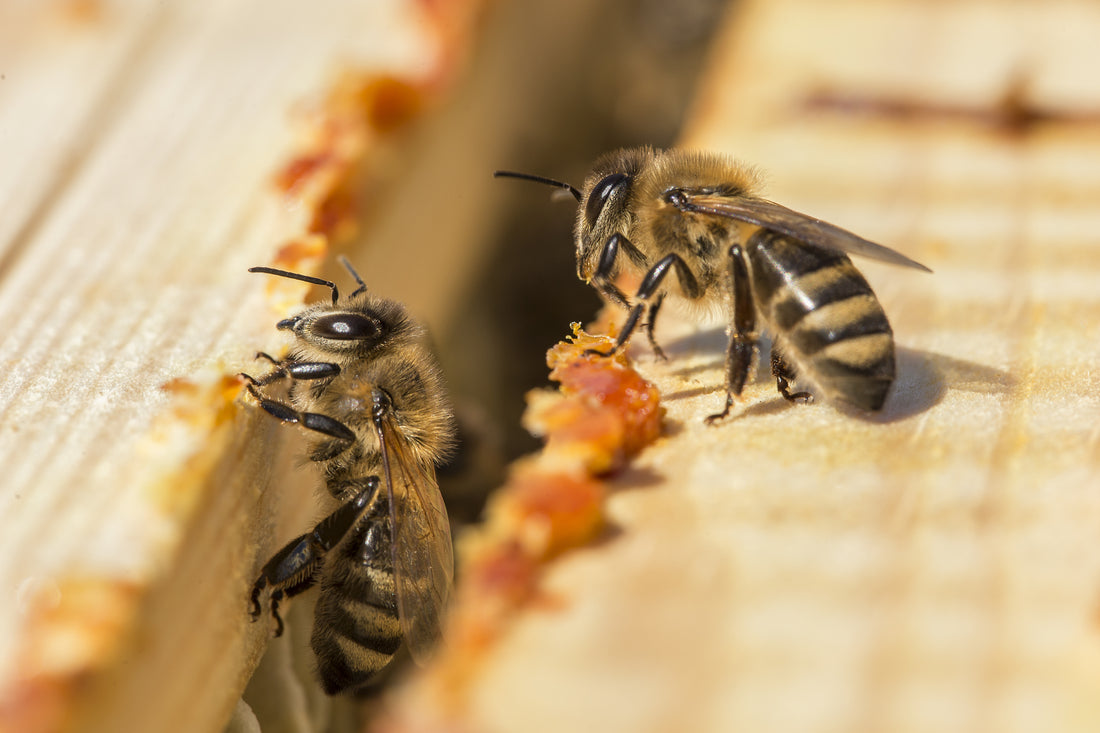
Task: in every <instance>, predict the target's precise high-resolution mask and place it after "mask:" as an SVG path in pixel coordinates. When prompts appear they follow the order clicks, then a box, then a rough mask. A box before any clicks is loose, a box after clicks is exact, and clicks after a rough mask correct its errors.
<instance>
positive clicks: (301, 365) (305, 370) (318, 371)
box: [240, 351, 340, 387]
mask: <svg viewBox="0 0 1100 733" xmlns="http://www.w3.org/2000/svg"><path fill="white" fill-rule="evenodd" d="M256 358H257V359H267V360H268V361H270V362H271V363H272V364H274V365H275V370H274V371H272V372H269V373H267V374H265V375H264V376H262V377H260V378H259V379H257V378H256V377H253V376H250V375H248V374H245V373H244V372H241V373H240V376H242V377H244V378H245V379H247V380H248V383H249V384H251V385H253V386H255V387H265V386H267V385H269V384H271V383H272V382H276V381H278V380H280V379H286V378H288V377H289V378H290V379H299V380H310V379H328V378H329V377H335V376H336V375H337V374H339V373H340V366H339V365H338V364H330V363H328V362H325V361H279V360H277V359H275V358H274V357H272V356H271V355H270V354H265V353H264V352H262V351H260V352H258V353H257V354H256Z"/></svg>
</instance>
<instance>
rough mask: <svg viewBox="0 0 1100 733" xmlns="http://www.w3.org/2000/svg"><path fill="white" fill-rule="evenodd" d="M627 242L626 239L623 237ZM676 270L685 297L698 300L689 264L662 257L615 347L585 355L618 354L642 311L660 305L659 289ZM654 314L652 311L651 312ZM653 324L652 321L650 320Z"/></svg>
mask: <svg viewBox="0 0 1100 733" xmlns="http://www.w3.org/2000/svg"><path fill="white" fill-rule="evenodd" d="M623 239H624V241H625V239H626V238H625V237H623ZM673 269H675V270H676V277H678V278H679V279H680V288H681V289H682V290H683V291H684V295H686V296H687V297H688V298H697V297H699V296H700V295H702V291H701V290H700V288H699V281H698V280H696V279H695V274H694V273H693V272H692V271H691V268H690V267H688V266H687V263H686V262H684V261H683V259H681V258H680V256H679V255H677V254H669V255H665V256H664V257H662V258H661V259H660V260H658V261H657V264H655V265H654V266H653V267H651V268H649V272H647V273H646V274H645V277H644V278H642V284H641V285H640V286H638V292H637V293H636V294H635V296H634V298H635V301H636V302H635V304H634V306H633V307H632V308H631V309H630V314H629V315H628V316H627V317H626V323H624V324H623V330H622V331H620V332H619V338H618V339H616V341H615V345H614V346H612V347H611V350H610V351H600V350H598V349H588V350H587V351H585V352H584V353H586V354H597V355H599V356H611V355H612V354H614V353H616V352H618V351H619V349H621V348H622V347H623V345H624V344H626V342H627V341H629V340H630V336H631V334H633V333H634V329H635V327H637V325H638V319H639V318H641V315H642V311H644V310H647V309H652V308H653V303H652V302H651V301H654V300H656V301H657V302H658V308H659V307H660V305H659V303H660V300H661V298H662V295H663V294H662V293H658V292H657V288H659V287H660V286H661V283H662V282H663V281H664V279H665V276H666V275H668V273H669V271H670V270H673ZM651 312H652V311H651ZM650 323H652V319H650ZM646 328H647V329H649V328H652V326H651V325H648V324H647V326H646Z"/></svg>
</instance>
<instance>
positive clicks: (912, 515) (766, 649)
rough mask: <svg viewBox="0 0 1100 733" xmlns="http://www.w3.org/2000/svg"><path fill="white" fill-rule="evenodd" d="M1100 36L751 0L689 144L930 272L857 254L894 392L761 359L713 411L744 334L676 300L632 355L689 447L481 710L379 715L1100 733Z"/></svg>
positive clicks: (637, 494) (957, 10) (578, 726)
mask: <svg viewBox="0 0 1100 733" xmlns="http://www.w3.org/2000/svg"><path fill="white" fill-rule="evenodd" d="M1098 34H1100V12H1098V10H1097V8H1096V7H1095V6H1094V5H1092V4H1090V3H1083V2H1059V3H1040V2H1016V3H1008V4H1005V3H986V2H974V1H968V2H955V3H927V2H906V1H904V0H895V1H892V2H871V0H849V1H845V2H839V3H817V2H813V1H812V0H780V1H779V2H765V1H764V0H755V1H753V0H748V1H746V2H743V3H740V4H738V5H737V7H736V12H735V13H734V14H732V15H731V17H730V19H729V23H728V26H727V27H726V28H725V29H724V31H723V33H722V34H721V37H720V38H719V40H718V41H717V43H716V44H715V49H714V56H713V59H712V61H711V64H710V69H709V72H708V74H707V76H706V78H705V79H704V83H703V86H702V89H701V92H700V94H699V97H698V101H697V104H696V108H695V111H694V114H693V116H692V121H691V124H690V125H689V126H688V128H687V129H686V130H685V133H684V136H683V144H684V145H685V146H691V147H702V148H708V149H715V150H723V151H728V152H730V153H732V154H735V155H737V156H738V157H739V158H741V159H743V160H745V161H747V162H750V163H752V164H754V165H757V166H759V167H760V168H761V169H762V170H763V171H765V172H766V179H767V181H768V182H769V186H768V189H767V191H766V195H767V196H768V197H769V198H772V199H774V200H776V201H779V202H781V203H784V204H786V205H789V206H791V207H793V208H795V209H797V210H800V211H805V212H807V213H811V214H814V215H816V216H820V217H821V218H823V219H826V220H828V221H832V222H834V223H837V224H839V225H841V226H844V227H846V228H849V229H852V230H854V231H856V232H859V233H860V234H862V235H864V236H867V237H869V238H871V239H874V240H876V241H880V242H882V243H884V244H887V245H888V246H891V247H894V248H896V249H898V250H900V251H902V252H904V253H906V254H907V255H910V256H912V257H914V258H915V259H917V260H919V261H921V262H923V263H925V264H927V265H928V266H930V267H931V268H932V269H933V270H934V274H932V275H926V274H921V273H918V272H916V271H912V270H901V269H891V268H889V267H885V266H880V265H875V264H869V263H863V262H859V263H857V265H858V266H859V267H860V268H861V270H862V271H863V272H865V274H866V275H867V277H868V278H869V280H870V281H871V283H872V285H873V286H874V288H875V290H876V292H877V293H878V295H879V297H880V299H881V301H882V303H883V305H884V307H885V309H886V312H887V313H888V314H889V316H890V318H891V321H892V324H893V327H894V331H895V334H896V338H897V342H898V349H899V351H898V360H899V376H898V379H897V382H896V384H895V387H894V391H893V394H892V396H891V397H890V399H889V400H888V402H887V405H886V408H885V410H884V411H883V412H882V413H881V414H880V415H876V416H873V417H866V416H862V415H857V414H852V413H849V412H845V411H842V410H838V409H836V408H834V407H832V406H830V405H828V404H824V403H818V404H814V405H811V406H801V405H795V406H791V405H788V404H786V403H784V401H783V400H782V399H781V398H780V397H779V395H778V394H777V393H776V391H775V388H774V384H773V383H772V381H771V380H770V378H768V376H767V374H766V369H763V368H761V369H760V370H758V373H757V375H756V379H755V380H754V381H753V382H752V383H751V384H750V385H749V386H748V387H747V389H746V392H745V395H744V397H743V399H742V401H741V403H740V404H739V406H738V410H737V413H736V415H735V416H734V417H732V418H731V419H729V420H727V421H726V422H725V423H723V424H722V425H720V426H718V427H707V426H705V425H704V424H703V423H702V418H703V416H705V415H707V414H709V413H711V412H714V411H716V410H717V409H718V408H720V407H721V404H722V391H721V384H722V377H721V365H722V353H723V348H724V342H725V336H724V333H723V329H722V324H721V323H720V322H719V323H713V324H704V323H699V322H698V321H694V320H687V319H679V320H677V319H676V318H675V317H674V316H673V314H671V313H668V314H663V316H662V317H663V319H664V320H663V322H662V324H661V328H660V329H659V330H658V337H659V339H660V340H661V342H662V344H663V345H664V347H665V349H666V351H667V352H668V354H669V356H670V360H669V361H668V362H664V363H662V362H659V361H656V360H655V359H654V358H653V356H652V355H651V354H649V353H648V352H647V350H646V349H645V348H644V346H643V345H641V344H635V345H634V346H633V348H632V354H633V355H634V356H635V359H636V365H637V368H638V369H639V370H640V371H642V373H643V374H644V375H645V376H646V377H647V378H649V379H651V380H652V381H653V382H654V383H655V384H656V385H657V386H658V387H659V388H660V391H661V393H662V400H663V404H664V406H665V408H666V409H667V414H666V418H665V437H664V438H662V439H661V440H660V441H658V443H656V444H655V445H653V446H651V447H650V448H648V449H647V450H646V451H644V452H643V453H642V454H641V455H640V456H639V457H638V458H637V459H636V460H635V461H634V462H633V463H632V464H631V466H630V468H628V469H627V470H626V471H624V472H623V473H622V474H621V475H620V476H619V477H618V478H617V479H615V481H614V482H613V487H614V488H615V489H616V491H615V493H614V494H613V495H612V497H611V499H610V501H609V505H608V514H609V517H610V520H611V522H612V523H613V524H614V527H615V531H614V532H613V533H611V534H610V535H609V536H608V537H607V538H606V539H605V541H603V542H601V543H599V544H598V545H596V546H592V547H590V548H586V549H583V550H579V551H576V552H573V553H570V554H568V555H566V556H564V557H563V558H561V559H560V560H558V561H556V562H554V563H552V564H551V565H550V566H549V568H548V569H547V571H546V575H545V577H544V579H543V582H542V584H541V586H540V587H541V590H542V593H543V596H542V597H543V598H544V600H545V601H546V602H543V603H533V604H530V605H528V606H527V607H526V608H525V610H523V611H522V612H520V613H518V614H517V616H516V617H515V618H514V620H513V623H512V624H511V626H510V627H509V628H508V630H507V631H506V632H504V633H503V636H502V639H501V641H500V643H498V644H496V645H494V646H492V647H491V648H490V649H488V650H487V651H485V653H484V657H485V658H484V661H483V664H482V665H481V666H479V667H477V670H478V671H477V673H476V675H474V677H473V679H472V680H468V681H467V686H466V688H465V689H466V693H464V697H463V703H462V705H460V706H459V708H458V712H454V710H453V709H452V710H450V711H449V712H448V711H447V710H441V712H439V713H438V716H437V717H436V718H434V719H433V716H432V714H431V713H430V711H429V712H426V708H425V707H424V705H425V701H426V700H430V698H426V697H422V696H417V695H415V694H409V695H408V696H407V697H402V698H398V699H397V703H396V704H395V710H396V712H395V713H394V714H393V716H392V719H391V720H389V721H388V725H387V726H383V727H382V729H384V730H394V729H397V730H401V729H403V728H402V726H401V725H400V723H401V722H402V721H404V722H405V727H406V728H407V729H416V730H424V729H447V730H453V729H456V728H457V729H468V730H481V731H509V730H525V731H544V730H545V731H551V730H553V731H557V730H574V731H604V730H633V731H672V730H677V731H679V730H692V731H733V730H768V731H821V732H827V731H838V732H839V731H845V732H851V731H868V732H872V731H899V732H900V731H927V730H937V731H983V730H996V731H1047V730H1058V731H1092V730H1096V729H1097V727H1098V726H1100V707H1097V705H1096V702H1095V701H1096V699H1097V693H1098V691H1100V628H1098V618H1100V617H1098V606H1097V603H1098V602H1100V542H1098V537H1100V478H1098V465H1097V464H1098V459H1100V445H1098V443H1100V427H1098V426H1100V390H1098V387H1100V383H1098V377H1097V374H1098V373H1100V372H1098V371H1097V364H1100V288H1098V287H1097V284H1098V283H1100V271H1098V267H1100V235H1098V234H1097V232H1098V231H1100V228H1098V227H1097V226H1096V224H1097V221H1098V219H1097V208H1096V202H1097V201H1098V200H1100V195H1098V194H1100V118H1098V117H1097V111H1098V110H1100V87H1097V86H1096V84H1095V81H1094V78H1093V77H1094V75H1093V74H1092V70H1094V69H1096V68H1097V66H1098V65H1100V51H1098V50H1097V47H1096V45H1095V43H1094V42H1093V41H1092V40H1091V39H1093V38H1095V37H1097V35H1098ZM641 340H642V339H639V341H641ZM410 689H413V690H415V689H416V688H415V686H413V687H412V688H410ZM455 718H457V719H455ZM393 719H396V720H397V721H398V723H397V724H395V723H394V722H393ZM425 721H428V722H425Z"/></svg>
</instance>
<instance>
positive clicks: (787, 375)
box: [771, 346, 814, 404]
mask: <svg viewBox="0 0 1100 733" xmlns="http://www.w3.org/2000/svg"><path fill="white" fill-rule="evenodd" d="M771 361H772V376H773V377H775V386H776V388H777V389H778V390H779V394H781V395H783V399H785V400H787V401H788V402H802V403H804V404H809V403H811V402H813V401H814V396H813V395H812V394H810V393H809V392H791V382H792V381H794V378H795V376H796V374H795V371H794V367H792V366H791V365H790V364H788V363H787V361H786V360H785V359H784V358H783V355H782V354H780V353H779V352H778V351H777V350H776V348H775V347H774V346H773V347H772V357H771Z"/></svg>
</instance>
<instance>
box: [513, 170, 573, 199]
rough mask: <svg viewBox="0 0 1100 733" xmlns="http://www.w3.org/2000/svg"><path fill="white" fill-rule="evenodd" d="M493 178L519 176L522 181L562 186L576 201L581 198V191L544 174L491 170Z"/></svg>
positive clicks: (556, 186)
mask: <svg viewBox="0 0 1100 733" xmlns="http://www.w3.org/2000/svg"><path fill="white" fill-rule="evenodd" d="M493 178H520V179H522V180H524V181H534V182H535V183H545V184H546V185H547V186H554V187H555V188H564V189H565V190H566V191H568V192H569V193H571V194H573V198H575V199H576V200H577V201H578V202H579V201H580V200H581V192H580V191H578V190H577V189H575V188H573V187H572V186H570V185H569V184H568V183H566V182H565V181H556V180H554V179H553V178H547V177H546V176H535V175H531V174H530V173H516V172H515V171H493Z"/></svg>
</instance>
